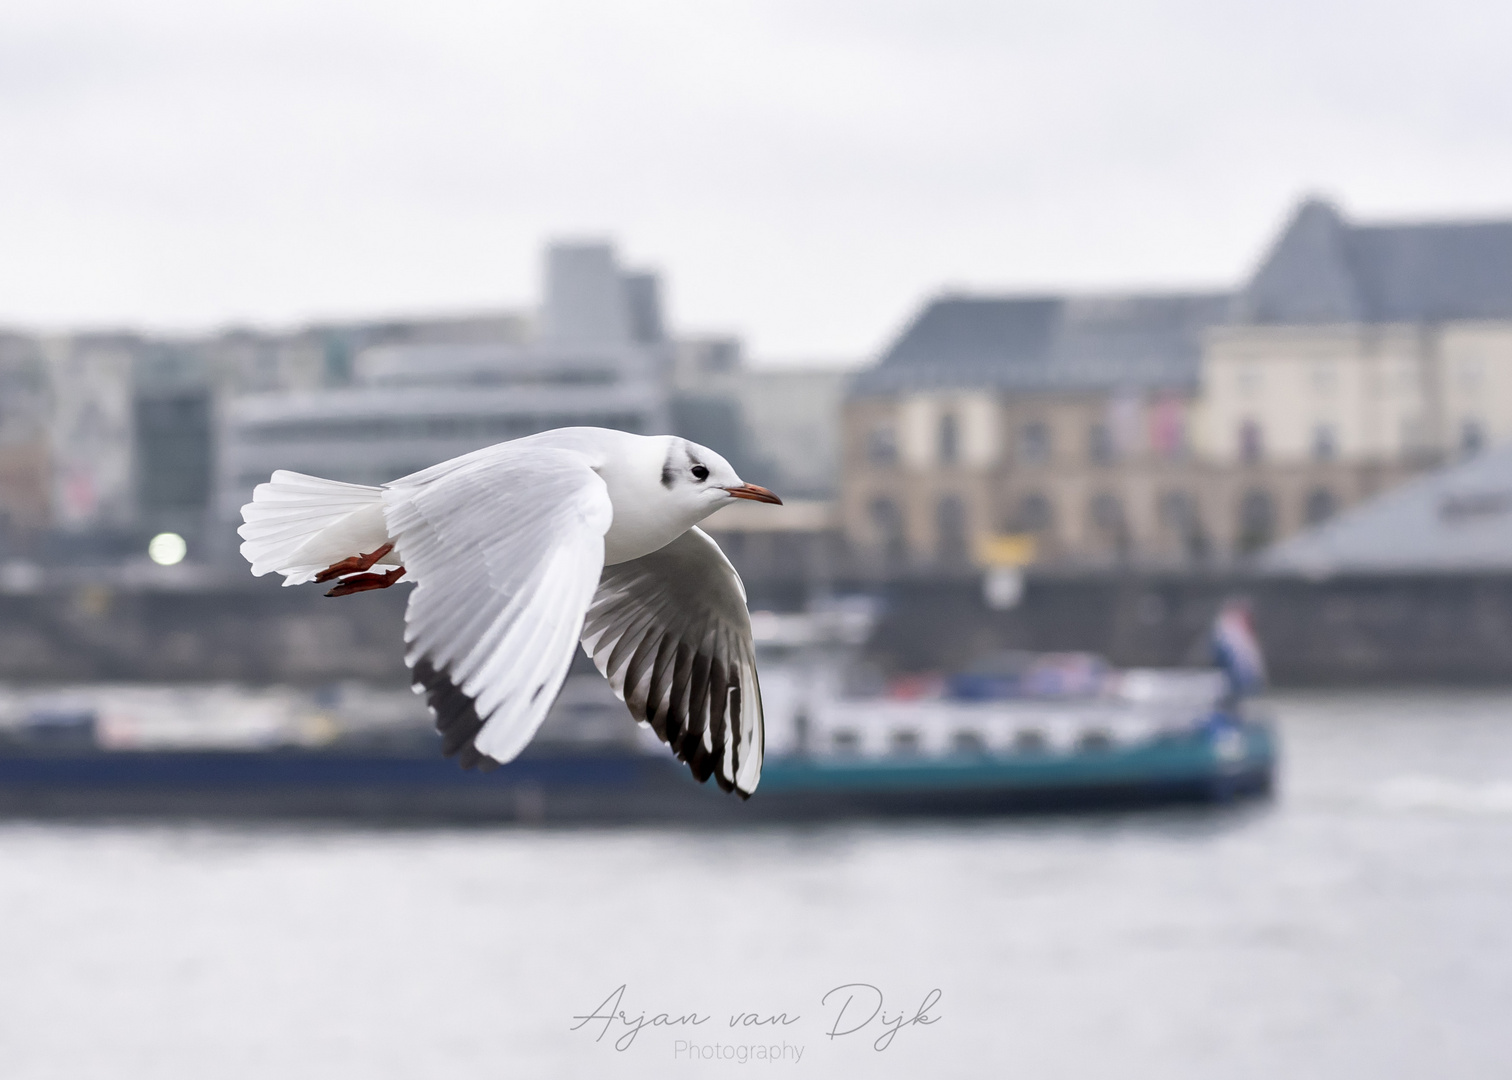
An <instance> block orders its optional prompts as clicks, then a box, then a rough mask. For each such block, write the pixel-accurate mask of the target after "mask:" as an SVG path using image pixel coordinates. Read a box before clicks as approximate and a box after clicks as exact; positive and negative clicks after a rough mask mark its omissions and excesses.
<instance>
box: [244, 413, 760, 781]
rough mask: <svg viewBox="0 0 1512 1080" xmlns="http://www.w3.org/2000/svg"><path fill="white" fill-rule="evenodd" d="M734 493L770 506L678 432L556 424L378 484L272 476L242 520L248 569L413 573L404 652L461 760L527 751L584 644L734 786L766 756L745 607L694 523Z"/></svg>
mask: <svg viewBox="0 0 1512 1080" xmlns="http://www.w3.org/2000/svg"><path fill="white" fill-rule="evenodd" d="M737 499H750V500H754V501H757V502H769V503H780V502H781V500H780V499H778V498H777V496H775V495H773V494H772V493H771V492H770V491H768V490H767V489H766V488H763V487H758V486H756V485H754V484H747V483H745V482H744V481H742V480H741V479H740V477H739V476H737V475H736V474H735V470H734V469H733V468H731V467H730V463H729V462H727V461H726V460H725V459H724V458H722V457H720V456H719V455H718V454H716V453H715V452H714V451H712V450H709V449H707V448H706V447H702V446H699V445H697V444H696V443H691V442H688V441H687V440H685V439H680V438H677V437H675V436H669V435H661V436H645V435H631V434H629V433H627V432H623V431H611V430H608V429H605V428H561V429H558V430H556V431H547V432H543V433H542V434H539V435H532V436H529V437H528V438H524V439H516V440H515V441H513V442H507V443H500V444H499V445H497V446H490V447H487V448H485V449H483V450H478V451H476V452H474V453H471V454H467V455H464V456H463V457H459V458H454V459H453V460H451V461H446V462H442V463H441V464H440V465H436V466H433V467H431V468H429V469H424V470H422V471H420V472H417V473H414V474H412V475H410V476H406V477H402V478H401V479H398V480H395V481H393V482H392V483H389V484H385V485H383V486H382V487H366V486H363V485H359V484H345V483H340V482H338V481H334V480H323V479H320V478H319V477H313V476H304V475H301V474H299V473H292V472H283V471H280V472H275V473H274V474H273V477H272V480H271V481H270V482H269V483H266V484H259V485H258V487H257V489H256V490H255V491H254V492H253V495H252V502H250V503H248V504H247V505H246V506H244V507H242V519H243V521H244V524H243V525H242V527H241V528H240V530H238V531H239V532H240V534H241V536H242V539H243V540H244V541H245V542H244V543H243V544H242V546H241V551H242V554H243V555H244V556H246V558H247V560H248V561H249V562H250V563H251V564H252V573H254V574H257V575H262V574H266V573H269V572H272V571H277V572H278V573H281V574H283V575H284V584H285V585H297V584H301V583H304V582H308V581H321V582H326V581H334V582H335V583H336V584H335V586H334V587H333V588H332V589H331V591H330V593H329V594H328V595H332V596H344V595H348V594H350V593H354V592H362V591H364V590H367V589H375V588H386V587H387V586H389V585H392V584H394V583H395V582H396V581H398V580H399V579H400V578H401V577H402V578H404V579H405V580H408V581H412V582H414V585H415V588H414V591H413V592H412V593H411V594H410V598H409V604H408V606H407V607H406V609H405V615H404V621H405V630H404V640H405V644H406V646H407V648H406V653H405V662H406V664H408V666H409V669H410V672H411V676H412V678H413V681H414V685H415V688H416V690H417V691H418V692H423V693H424V694H425V697H426V702H427V703H428V704H429V706H430V708H431V711H432V712H433V713H434V715H435V719H436V727H437V729H438V730H439V731H440V733H441V736H442V748H443V750H444V752H445V753H446V754H448V755H455V756H457V757H458V758H459V760H460V761H461V763H462V765H463V766H464V767H466V768H473V767H483V768H491V767H492V766H494V765H496V764H498V763H499V762H504V761H509V760H511V759H512V758H514V757H515V756H516V755H517V754H519V752H520V751H521V750H522V749H524V747H525V745H526V744H527V743H529V741H530V739H531V737H532V736H533V735H534V734H535V732H536V729H537V728H539V727H540V726H541V722H542V721H543V720H544V719H545V718H546V713H547V711H548V710H549V709H550V708H551V704H552V702H553V701H554V700H555V699H556V695H557V691H558V690H559V689H560V688H561V685H562V680H563V679H564V678H566V675H567V669H568V667H569V666H570V664H571V661H572V650H573V648H574V647H575V646H576V645H578V644H579V643H581V645H582V648H583V650H584V651H585V652H586V653H587V654H588V655H589V656H590V657H591V658H592V659H593V662H594V664H595V666H597V667H598V669H599V671H600V672H602V673H603V674H604V676H605V677H606V678H607V679H608V680H609V685H610V686H611V687H613V689H614V692H615V693H616V694H617V695H619V697H620V699H621V700H623V701H624V702H625V704H626V705H627V706H629V708H630V712H631V714H632V715H633V716H634V717H635V718H636V719H637V720H640V721H642V722H644V723H647V724H650V725H651V727H652V728H654V729H655V731H656V733H657V735H659V736H660V737H661V738H662V739H663V740H665V741H666V742H667V744H668V745H669V746H670V747H671V748H672V751H673V753H675V754H676V755H677V757H678V758H680V759H681V760H682V761H684V762H686V763H687V765H688V767H689V768H690V769H691V770H692V772H693V775H694V776H696V777H697V778H698V779H699V780H700V781H703V780H707V779H708V778H709V777H710V776H712V777H714V779H715V781H716V782H717V783H718V784H719V786H720V787H721V788H723V789H724V790H725V791H735V792H737V793H739V794H740V795H741V796H743V797H745V796H749V795H750V794H751V793H752V792H753V791H755V790H756V785H757V782H758V781H759V780H760V779H761V755H762V715H761V688H760V686H759V684H758V682H757V679H756V659H755V650H754V648H753V647H752V644H751V621H750V617H749V615H748V614H747V612H746V605H745V589H744V588H743V587H742V585H741V583H740V577H739V575H737V574H736V573H735V569H734V567H732V566H731V565H730V563H729V560H727V559H726V558H725V557H724V553H723V552H721V551H720V550H719V546H718V545H717V544H715V543H714V541H713V540H711V539H710V538H709V537H708V535H707V534H706V533H704V532H703V530H701V529H699V528H697V527H696V526H697V524H698V522H700V521H702V520H703V519H704V518H706V517H708V516H709V515H710V514H712V513H713V512H714V511H715V510H718V509H719V508H720V507H722V506H727V505H729V504H730V503H731V502H734V501H735V500H737ZM375 567H392V569H387V570H383V571H381V572H374V568H375Z"/></svg>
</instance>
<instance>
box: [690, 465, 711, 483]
mask: <svg viewBox="0 0 1512 1080" xmlns="http://www.w3.org/2000/svg"><path fill="white" fill-rule="evenodd" d="M708 478H709V470H708V469H706V468H704V467H703V466H702V465H695V466H693V479H695V480H697V481H698V482H699V483H700V484H701V483H703V482H704V481H705V480H707V479H708Z"/></svg>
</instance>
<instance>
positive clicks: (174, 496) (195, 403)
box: [135, 391, 212, 512]
mask: <svg viewBox="0 0 1512 1080" xmlns="http://www.w3.org/2000/svg"><path fill="white" fill-rule="evenodd" d="M135 406H136V408H135V412H136V443H137V469H136V471H137V494H138V497H139V499H140V501H141V506H142V509H143V510H146V511H148V512H152V511H166V510H193V509H201V508H203V507H205V506H206V505H208V503H209V501H210V474H211V454H212V449H211V448H212V432H211V422H210V395H209V393H208V392H207V391H195V392H191V393H185V394H177V395H172V396H165V397H141V398H138V399H137V400H136V402H135Z"/></svg>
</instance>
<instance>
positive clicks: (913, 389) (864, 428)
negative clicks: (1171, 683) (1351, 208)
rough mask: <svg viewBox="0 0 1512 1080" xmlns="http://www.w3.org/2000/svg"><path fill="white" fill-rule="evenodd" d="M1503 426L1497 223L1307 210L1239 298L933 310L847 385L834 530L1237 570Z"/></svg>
mask: <svg viewBox="0 0 1512 1080" xmlns="http://www.w3.org/2000/svg"><path fill="white" fill-rule="evenodd" d="M1506 440H1512V222H1489V223H1460V224H1420V225H1419V224H1406V225H1368V226H1361V225H1354V224H1351V223H1349V222H1347V221H1346V220H1345V219H1344V218H1343V217H1342V216H1341V215H1340V214H1339V213H1338V211H1337V210H1336V209H1334V208H1333V207H1331V206H1329V205H1328V204H1326V203H1320V202H1308V203H1305V204H1303V206H1302V207H1301V208H1300V209H1299V210H1298V212H1297V213H1296V215H1295V216H1294V217H1293V219H1292V221H1291V222H1290V223H1289V224H1288V225H1287V227H1286V229H1285V230H1283V232H1282V235H1281V236H1280V238H1279V239H1278V241H1277V243H1276V244H1275V246H1274V247H1273V248H1272V250H1271V251H1270V252H1269V253H1268V255H1267V256H1266V258H1265V259H1264V260H1263V261H1262V263H1261V265H1260V267H1259V269H1258V270H1257V272H1256V273H1255V274H1254V276H1253V277H1252V278H1251V280H1250V281H1249V282H1247V283H1246V284H1245V286H1244V287H1243V288H1242V289H1240V290H1239V291H1238V292H1236V293H1232V294H1227V293H1212V294H1179V295H1166V296H1145V295H1127V296H1110V297H1101V298H1097V297H1072V298H1067V297H1053V296H1052V297H980V296H978V297H969V296H948V297H942V298H940V299H938V300H935V301H933V302H931V303H930V304H928V305H927V306H926V307H925V309H924V310H923V311H922V312H921V314H920V315H919V316H918V317H917V318H916V319H915V321H914V322H913V323H912V324H911V325H910V326H909V327H908V328H907V329H906V330H905V331H904V332H903V334H902V335H901V336H900V338H899V339H898V340H897V342H895V343H894V344H893V345H892V346H891V347H890V348H889V350H888V351H887V352H886V354H885V355H884V356H883V357H882V358H881V360H880V362H879V363H878V364H877V365H876V366H875V367H873V368H872V369H870V370H868V371H866V372H865V373H863V374H862V375H861V376H860V377H859V378H858V379H857V380H856V381H855V383H854V384H853V385H852V388H851V391H850V395H849V398H848V400H847V403H846V407H845V422H844V476H845V493H844V497H843V505H842V520H843V523H844V529H845V533H846V536H847V538H848V540H849V542H850V545H851V547H852V549H853V550H854V551H855V552H857V553H858V555H859V556H860V558H861V560H862V563H863V565H866V566H870V567H873V568H880V569H882V570H885V571H887V572H908V571H918V572H928V573H940V572H945V573H952V572H967V571H969V570H971V569H973V568H974V567H976V566H979V565H981V564H982V563H983V562H990V561H992V560H993V558H994V555H993V552H994V551H1002V550H1004V549H1003V548H1002V547H1001V546H1000V545H998V541H1001V540H1002V539H1004V538H1015V539H1016V540H1017V541H1018V543H1016V544H1014V545H1012V548H1011V549H1012V550H1013V551H1014V552H1016V553H1019V554H1017V555H1015V557H1024V556H1023V555H1022V553H1024V552H1030V553H1032V557H1033V560H1034V561H1035V562H1036V563H1037V564H1039V565H1043V566H1061V567H1068V568H1070V567H1086V566H1096V565H1114V564H1124V563H1133V564H1140V565H1146V566H1191V565H1194V564H1202V563H1210V562H1226V561H1232V560H1235V559H1242V558H1246V557H1248V556H1249V555H1251V554H1253V553H1254V552H1256V551H1258V550H1260V549H1261V548H1264V547H1266V546H1268V545H1270V544H1272V543H1274V542H1275V541H1277V540H1279V539H1281V538H1283V537H1286V536H1288V535H1290V534H1292V533H1294V532H1296V531H1297V530H1299V529H1301V528H1303V527H1304V526H1307V525H1312V524H1317V523H1319V522H1321V521H1323V520H1326V519H1327V518H1329V517H1331V516H1332V515H1333V514H1335V513H1337V512H1338V511H1339V510H1340V509H1343V508H1345V507H1347V506H1350V505H1353V504H1355V503H1357V502H1359V501H1361V500H1363V499H1366V498H1369V497H1371V496H1373V495H1375V494H1376V493H1378V492H1380V491H1382V490H1384V489H1386V488H1389V487H1392V486H1394V485H1396V484H1398V483H1400V482H1402V481H1403V480H1404V479H1406V478H1408V477H1410V476H1413V475H1415V474H1417V473H1419V472H1422V471H1423V470H1425V469H1428V468H1433V467H1436V466H1438V465H1440V464H1443V463H1445V462H1447V461H1449V460H1452V459H1455V458H1457V457H1461V456H1465V455H1473V454H1476V453H1478V452H1479V451H1480V450H1482V449H1483V448H1485V447H1486V446H1489V445H1491V444H1493V443H1496V442H1501V441H1506ZM1025 541H1027V544H1026V543H1025Z"/></svg>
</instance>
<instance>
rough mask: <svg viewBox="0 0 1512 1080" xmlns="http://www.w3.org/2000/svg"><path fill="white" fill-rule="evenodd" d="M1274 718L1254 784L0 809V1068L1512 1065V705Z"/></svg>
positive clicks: (635, 1073)
mask: <svg viewBox="0 0 1512 1080" xmlns="http://www.w3.org/2000/svg"><path fill="white" fill-rule="evenodd" d="M1272 711H1273V712H1274V714H1275V715H1276V716H1277V717H1278V719H1279V721H1280V724H1281V730H1282V735H1283V739H1284V755H1285V757H1284V763H1283V776H1282V784H1281V788H1280V791H1279V793H1278V796H1277V798H1276V800H1275V801H1274V802H1273V803H1270V804H1267V805H1263V806H1254V807H1248V808H1242V809H1239V810H1218V811H1214V810H1185V811H1177V812H1157V813H1140V814H1128V815H1110V816H1099V817H1091V818H1054V819H1036V820H1010V821H1001V822H991V823H974V824H938V825H909V826H903V827H896V826H886V827H884V826H880V825H873V826H844V827H831V828H807V829H794V828H772V829H763V830H758V831H744V832H739V831H736V832H699V831H692V830H645V829H624V830H612V829H611V830H595V831H547V832H538V831H528V830H520V829H513V828H499V829H436V830H414V831H403V830H401V831H375V830H343V829H335V828H319V829H294V828H268V827H248V828H226V827H208V826H193V825H185V826H161V825H160V826H133V825H91V826H61V825H43V824H30V823H10V824H0V1076H3V1077H5V1078H6V1080H23V1078H33V1077H37V1078H41V1077H47V1078H54V1077H66V1078H69V1080H85V1078H101V1080H105V1078H108V1080H127V1078H136V1077H143V1078H148V1077H150V1078H153V1080H171V1078H185V1080H189V1078H193V1080H203V1078H205V1077H216V1078H242V1077H246V1078H252V1077H256V1078H304V1077H309V1078H320V1080H345V1078H351V1080H359V1078H360V1080H377V1078H388V1077H393V1078H414V1077H447V1078H474V1077H500V1078H503V1077H652V1076H655V1077H668V1076H672V1077H675V1076H689V1077H698V1076H731V1075H746V1074H752V1073H754V1074H758V1075H765V1074H767V1073H771V1072H779V1073H787V1072H792V1073H795V1074H797V1075H807V1076H815V1077H820V1076H841V1077H847V1076H868V1077H872V1076H877V1077H889V1076H896V1077H914V1076H922V1075H925V1074H926V1073H927V1074H928V1075H930V1076H938V1077H979V1076H985V1075H994V1076H1002V1077H1013V1076H1023V1077H1035V1078H1041V1077H1069V1078H1081V1077H1088V1078H1091V1077H1120V1078H1128V1077H1161V1078H1167V1080H1169V1078H1188V1077H1190V1078H1193V1080H1197V1078H1202V1080H1213V1078H1228V1077H1255V1078H1262V1077H1263V1078H1266V1080H1274V1078H1276V1077H1288V1078H1300V1077H1371V1078H1372V1080H1383V1078H1389V1077H1426V1076H1453V1077H1457V1078H1468V1077H1504V1076H1507V1075H1509V1074H1512V1050H1509V1047H1512V1038H1509V1037H1508V1035H1507V1027H1506V1025H1507V1017H1508V1016H1509V1015H1512V695H1508V694H1487V693H1450V692H1435V693H1428V692H1420V693H1389V694H1388V693H1348V694H1290V695H1281V696H1278V697H1276V698H1275V699H1274V700H1273V703H1272ZM853 984H857V985H853ZM621 987H623V988H624V989H623V991H622V992H621V991H620V988H621ZM841 987H849V988H848V989H839V988H841ZM935 991H938V993H937V994H936V993H934V992H935ZM826 994H828V995H829V996H828V999H827V1000H825V996H826ZM616 995H617V996H616ZM879 997H880V999H881V1010H880V1015H878V1016H876V1017H873V1018H871V1019H870V1021H869V1022H866V1021H867V1020H868V1017H871V1016H872V1013H873V1012H875V1011H876V1006H877V1003H878V1001H877V999H878V998H879ZM619 1011H623V1012H624V1013H625V1017H626V1019H627V1020H630V1021H634V1020H635V1019H636V1018H637V1017H639V1016H640V1015H641V1014H642V1013H643V1012H644V1013H645V1014H646V1019H647V1020H651V1019H653V1018H654V1017H655V1016H656V1015H657V1014H659V1013H665V1014H666V1019H668V1020H673V1021H676V1020H679V1019H681V1020H683V1023H680V1024H671V1025H661V1026H646V1027H643V1028H641V1029H640V1030H639V1031H638V1032H636V1033H634V1034H633V1037H632V1038H628V1039H627V1038H626V1037H627V1036H630V1035H631V1027H629V1026H627V1025H626V1024H625V1023H624V1022H621V1021H619V1020H614V1021H607V1020H603V1019H587V1020H584V1019H578V1018H586V1017H603V1016H605V1015H606V1014H608V1013H611V1012H619ZM732 1019H734V1020H735V1021H736V1023H735V1026H734V1027H732V1026H731V1020H732ZM771 1020H775V1022H774V1023H766V1022H764V1021H771ZM884 1020H886V1021H888V1022H889V1025H888V1027H884V1025H883V1021H884ZM757 1021H763V1022H761V1023H757ZM784 1021H786V1022H784ZM863 1022H864V1023H863ZM574 1027H576V1030H574ZM852 1028H856V1029H857V1030H854V1031H850V1029H852ZM890 1028H891V1029H893V1030H892V1034H891V1038H890V1040H889V1038H888V1037H887V1036H888V1031H889V1029H890ZM848 1031H849V1032H850V1033H848V1034H847V1033H846V1032H848ZM831 1032H834V1033H835V1034H834V1035H831V1034H830V1033H831ZM617 1043H618V1044H619V1046H620V1047H622V1048H621V1049H617V1048H616V1044H617ZM879 1046H881V1047H882V1048H881V1049H878V1047H879ZM742 1059H743V1060H742Z"/></svg>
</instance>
